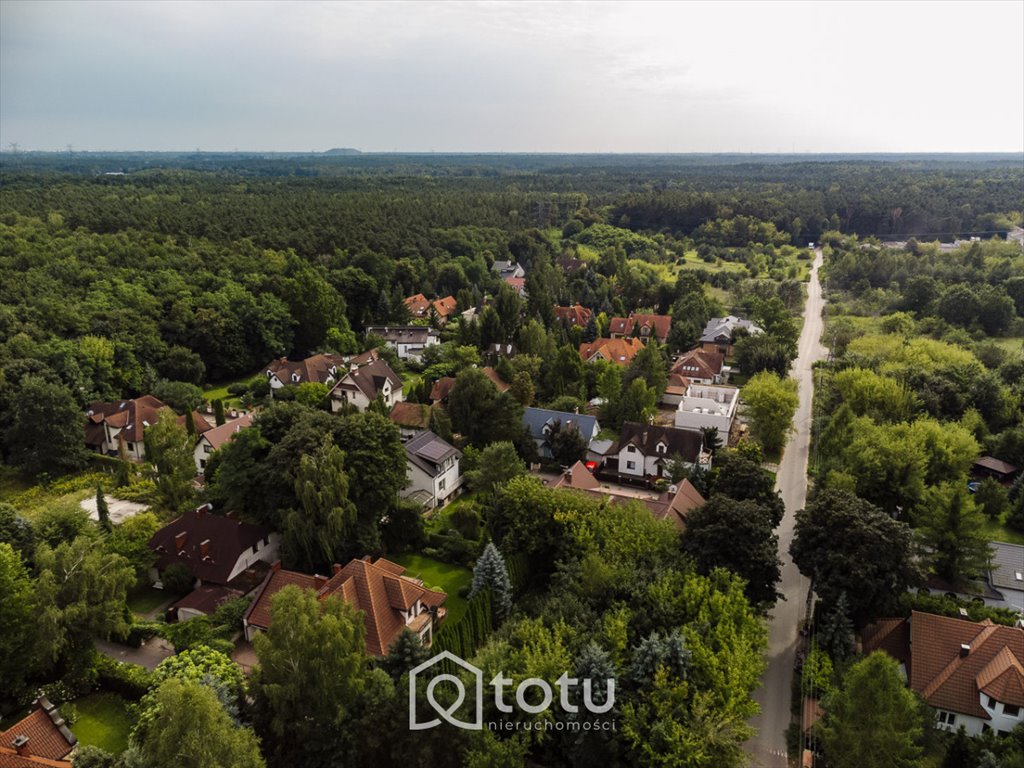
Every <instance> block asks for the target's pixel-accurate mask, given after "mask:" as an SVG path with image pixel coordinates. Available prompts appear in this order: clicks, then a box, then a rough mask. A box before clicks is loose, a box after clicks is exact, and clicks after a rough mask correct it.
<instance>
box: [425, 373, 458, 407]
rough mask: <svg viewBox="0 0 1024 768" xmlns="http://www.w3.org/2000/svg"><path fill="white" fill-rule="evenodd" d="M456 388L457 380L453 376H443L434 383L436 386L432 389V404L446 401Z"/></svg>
mask: <svg viewBox="0 0 1024 768" xmlns="http://www.w3.org/2000/svg"><path fill="white" fill-rule="evenodd" d="M454 386H455V378H454V377H453V376H442V377H441V378H440V379H438V380H437V381H435V382H434V386H433V387H431V389H430V402H432V403H439V402H441V401H442V400H446V399H447V398H448V395H450V394H451V391H452V387H454Z"/></svg>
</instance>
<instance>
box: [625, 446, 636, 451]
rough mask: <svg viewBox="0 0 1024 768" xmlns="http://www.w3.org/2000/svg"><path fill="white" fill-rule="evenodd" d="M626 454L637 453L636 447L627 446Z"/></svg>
mask: <svg viewBox="0 0 1024 768" xmlns="http://www.w3.org/2000/svg"><path fill="white" fill-rule="evenodd" d="M626 453H636V446H633V445H627V446H626Z"/></svg>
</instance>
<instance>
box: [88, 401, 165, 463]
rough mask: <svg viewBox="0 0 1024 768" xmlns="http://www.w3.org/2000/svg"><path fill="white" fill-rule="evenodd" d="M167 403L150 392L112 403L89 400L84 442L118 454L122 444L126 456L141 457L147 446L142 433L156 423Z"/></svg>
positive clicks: (95, 448)
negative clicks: (90, 401)
mask: <svg viewBox="0 0 1024 768" xmlns="http://www.w3.org/2000/svg"><path fill="white" fill-rule="evenodd" d="M166 407H167V406H166V405H164V404H163V403H162V402H160V401H159V400H157V399H156V398H155V397H153V396H152V395H143V396H142V397H137V398H134V399H132V400H118V401H115V402H112V403H104V402H95V403H90V404H89V407H88V409H87V410H86V412H85V416H86V422H85V445H86V447H88V448H89V449H90V450H93V451H95V452H96V453H102V454H105V455H107V456H118V455H119V454H120V446H121V445H122V444H123V445H124V450H125V453H126V454H127V455H128V458H129V459H132V460H134V461H143V460H145V458H146V446H145V445H144V443H143V439H142V434H143V432H144V431H145V430H146V428H147V427H149V426H152V425H153V424H155V423H156V421H157V419H158V418H159V417H160V411H161V410H162V409H163V408H166Z"/></svg>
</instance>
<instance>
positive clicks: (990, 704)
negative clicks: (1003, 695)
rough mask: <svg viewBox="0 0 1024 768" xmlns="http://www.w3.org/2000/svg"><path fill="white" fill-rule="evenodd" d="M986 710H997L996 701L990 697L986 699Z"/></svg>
mask: <svg viewBox="0 0 1024 768" xmlns="http://www.w3.org/2000/svg"><path fill="white" fill-rule="evenodd" d="M988 708H989V709H997V707H996V700H995V699H993V698H992V697H991V696H989V697H988Z"/></svg>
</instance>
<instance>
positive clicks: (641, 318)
mask: <svg viewBox="0 0 1024 768" xmlns="http://www.w3.org/2000/svg"><path fill="white" fill-rule="evenodd" d="M670 330H672V318H671V317H669V316H668V315H638V314H636V313H631V314H630V316H629V317H613V318H612V319H611V322H609V324H608V333H610V334H615V335H619V336H641V337H649V336H654V337H655V338H657V339H658V340H659V341H661V342H662V343H664V342H665V340H666V339H667V338H668V333H669V331H670Z"/></svg>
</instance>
